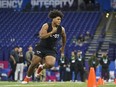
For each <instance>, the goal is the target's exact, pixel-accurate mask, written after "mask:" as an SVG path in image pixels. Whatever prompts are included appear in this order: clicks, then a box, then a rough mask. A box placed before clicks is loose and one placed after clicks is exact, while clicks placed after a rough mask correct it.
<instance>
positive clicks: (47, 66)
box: [37, 56, 56, 75]
mask: <svg viewBox="0 0 116 87" xmlns="http://www.w3.org/2000/svg"><path fill="white" fill-rule="evenodd" d="M55 61H56V58H55V57H53V56H46V57H45V64H43V65H40V66H39V67H38V71H37V74H38V75H39V73H40V72H41V71H42V70H43V69H50V68H52V67H53V66H54V64H55Z"/></svg>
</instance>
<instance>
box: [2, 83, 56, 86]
mask: <svg viewBox="0 0 116 87" xmlns="http://www.w3.org/2000/svg"><path fill="white" fill-rule="evenodd" d="M49 85H51V86H54V85H56V84H49ZM14 86H15V87H16V86H17V87H24V86H26V87H30V86H31V87H35V86H38V87H42V86H48V84H37V85H34V84H33V85H32V84H25V85H24V84H20V85H19V84H18V85H14V84H13V85H2V87H14Z"/></svg>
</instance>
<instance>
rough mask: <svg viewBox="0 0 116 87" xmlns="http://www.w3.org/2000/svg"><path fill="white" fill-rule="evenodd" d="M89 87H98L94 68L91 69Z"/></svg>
mask: <svg viewBox="0 0 116 87" xmlns="http://www.w3.org/2000/svg"><path fill="white" fill-rule="evenodd" d="M87 87H97V84H96V75H95V71H94V68H93V67H91V68H90V72H89V77H88V83H87Z"/></svg>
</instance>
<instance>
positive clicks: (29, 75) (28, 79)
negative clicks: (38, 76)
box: [22, 55, 41, 84]
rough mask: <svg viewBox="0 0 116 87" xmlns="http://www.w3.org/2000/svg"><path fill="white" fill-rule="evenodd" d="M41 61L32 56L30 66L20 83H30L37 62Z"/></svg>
mask: <svg viewBox="0 0 116 87" xmlns="http://www.w3.org/2000/svg"><path fill="white" fill-rule="evenodd" d="M40 61H41V58H40V57H38V56H36V55H34V57H33V59H32V63H31V65H30V66H29V68H28V71H27V76H26V77H25V79H24V81H23V82H22V83H24V84H25V83H28V82H29V81H30V77H31V75H32V74H33V72H34V70H35V68H36V66H37V65H38V64H39V62H40Z"/></svg>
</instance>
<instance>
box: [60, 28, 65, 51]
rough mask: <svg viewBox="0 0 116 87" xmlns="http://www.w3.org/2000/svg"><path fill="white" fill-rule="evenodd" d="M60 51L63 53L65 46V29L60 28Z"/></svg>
mask: <svg viewBox="0 0 116 87" xmlns="http://www.w3.org/2000/svg"><path fill="white" fill-rule="evenodd" d="M61 36H62V49H61V52H64V48H65V44H66V33H65V29H64V28H63V27H62V35H61Z"/></svg>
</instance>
